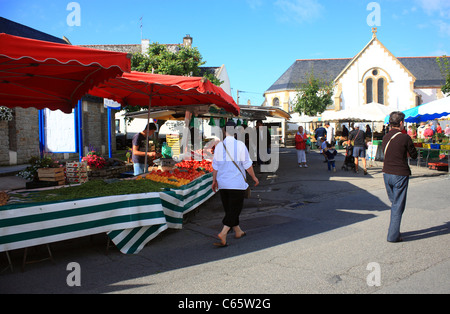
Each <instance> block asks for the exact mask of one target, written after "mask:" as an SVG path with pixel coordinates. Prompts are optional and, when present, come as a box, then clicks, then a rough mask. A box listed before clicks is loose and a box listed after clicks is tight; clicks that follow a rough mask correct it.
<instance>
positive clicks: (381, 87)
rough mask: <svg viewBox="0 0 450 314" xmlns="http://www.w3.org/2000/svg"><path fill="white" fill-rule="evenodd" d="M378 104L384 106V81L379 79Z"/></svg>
mask: <svg viewBox="0 0 450 314" xmlns="http://www.w3.org/2000/svg"><path fill="white" fill-rule="evenodd" d="M377 84H378V86H377V89H378V91H377V92H378V101H377V102H378V103H379V104H382V105H384V79H383V78H380V79H378V83H377Z"/></svg>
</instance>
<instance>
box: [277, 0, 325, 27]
mask: <svg viewBox="0 0 450 314" xmlns="http://www.w3.org/2000/svg"><path fill="white" fill-rule="evenodd" d="M274 6H275V7H276V8H278V9H279V10H280V12H279V15H278V17H279V19H280V20H281V21H283V22H294V23H302V22H311V21H313V20H315V19H317V18H319V17H320V16H321V15H322V11H323V10H324V7H323V6H322V5H321V4H320V3H319V2H318V1H317V0H277V1H275V3H274Z"/></svg>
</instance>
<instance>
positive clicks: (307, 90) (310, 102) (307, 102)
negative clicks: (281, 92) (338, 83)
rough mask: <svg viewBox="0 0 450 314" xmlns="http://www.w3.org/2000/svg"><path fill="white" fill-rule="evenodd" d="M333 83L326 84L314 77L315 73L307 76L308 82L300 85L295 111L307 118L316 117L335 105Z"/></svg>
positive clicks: (312, 72)
mask: <svg viewBox="0 0 450 314" xmlns="http://www.w3.org/2000/svg"><path fill="white" fill-rule="evenodd" d="M333 88H334V83H333V81H330V82H326V81H324V80H322V79H320V78H317V77H315V76H314V71H311V72H310V73H308V74H307V80H306V82H302V83H299V85H298V89H297V97H296V100H295V101H294V103H293V105H294V111H296V112H298V113H304V114H305V115H307V116H316V115H317V114H320V113H322V112H324V111H325V109H326V108H327V107H328V106H329V105H331V104H332V103H333V101H332V99H331V97H332V95H333Z"/></svg>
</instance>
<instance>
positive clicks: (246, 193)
mask: <svg viewBox="0 0 450 314" xmlns="http://www.w3.org/2000/svg"><path fill="white" fill-rule="evenodd" d="M222 144H223V147H224V148H225V151H226V152H227V154H228V156H229V157H230V159H231V161H232V162H233V164H234V165H235V166H236V168H238V170H239V172H240V173H241V174H242V177H243V178H244V181H245V183H247V184H248V182H247V179H246V178H245V175H244V174H243V173H242V171H241V168H239V166H238V165H237V164H236V163H235V162H234V160H233V157H231V155H230V153H229V152H228V149H227V147H226V146H225V143H224V142H222ZM251 195H252V190H251V189H250V185H249V186H248V187H247V189H246V190H245V194H244V198H250V197H251Z"/></svg>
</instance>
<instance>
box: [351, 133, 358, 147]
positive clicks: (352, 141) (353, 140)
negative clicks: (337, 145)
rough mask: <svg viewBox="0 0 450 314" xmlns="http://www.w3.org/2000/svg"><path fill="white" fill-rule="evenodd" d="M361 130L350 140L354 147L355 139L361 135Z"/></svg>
mask: <svg viewBox="0 0 450 314" xmlns="http://www.w3.org/2000/svg"><path fill="white" fill-rule="evenodd" d="M359 131H361V130H358V133H356V135H355V137H354V138H353V139H352V140H351V141H350V143H351V144H352V146H353V147H355V140H356V138H357V137H358V135H359Z"/></svg>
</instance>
